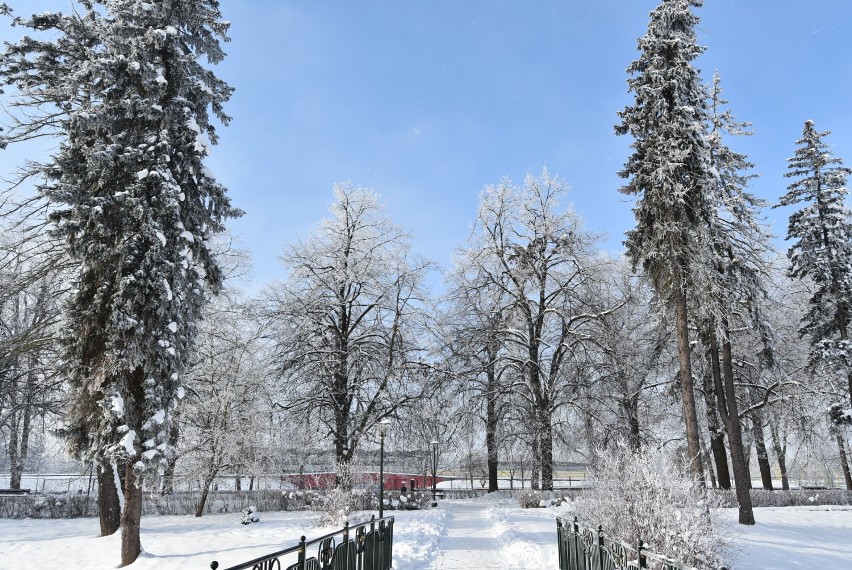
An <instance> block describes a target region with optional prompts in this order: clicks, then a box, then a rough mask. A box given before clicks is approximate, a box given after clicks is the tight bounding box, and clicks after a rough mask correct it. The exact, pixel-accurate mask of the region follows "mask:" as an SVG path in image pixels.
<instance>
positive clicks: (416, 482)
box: [287, 471, 444, 490]
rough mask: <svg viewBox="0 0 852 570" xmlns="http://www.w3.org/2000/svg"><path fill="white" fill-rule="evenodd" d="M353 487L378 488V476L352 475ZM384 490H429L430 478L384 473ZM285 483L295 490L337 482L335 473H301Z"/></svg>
mask: <svg viewBox="0 0 852 570" xmlns="http://www.w3.org/2000/svg"><path fill="white" fill-rule="evenodd" d="M353 479H354V482H353V483H354V486H355V487H356V488H365V487H374V486H375V487H378V485H379V474H378V473H376V472H367V473H357V474H355V475H353ZM384 479H385V489H400V490H401V489H402V487H403V485H405V487H406V488H407V489H412V488H414V489H431V488H432V477H424V476H423V475H414V474H411V473H385V474H384ZM443 480H444V478H443V477H436V478H435V481H436V483H440V482H441V481H443ZM287 481H289V482H290V483H292V484H293V485H294V486H295V487H296V488H297V489H326V490H327V489H334V487H335V482H336V481H337V473H333V472H330V471H328V472H323V473H302V474H297V475H288V476H287Z"/></svg>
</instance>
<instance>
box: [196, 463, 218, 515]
mask: <svg viewBox="0 0 852 570" xmlns="http://www.w3.org/2000/svg"><path fill="white" fill-rule="evenodd" d="M215 479H216V474H215V473H213V474H208V475H207V477H205V478H204V484H203V487H202V488H201V498H200V499H198V506H196V507H195V516H196V517H201V516H204V507H205V506H207V496H208V495H209V494H210V486H211V485H213V481H214V480H215Z"/></svg>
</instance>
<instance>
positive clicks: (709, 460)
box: [701, 440, 719, 489]
mask: <svg viewBox="0 0 852 570" xmlns="http://www.w3.org/2000/svg"><path fill="white" fill-rule="evenodd" d="M701 457H702V459H703V461H704V463H706V464H707V472H708V473H709V474H710V485H712V486H713V488H714V489H718V488H719V485H718V483H717V482H716V472H715V471H714V470H713V459H712V458H711V457H710V453H709V452H708V451H707V446H706V445H705V444H704V440H702V441H701Z"/></svg>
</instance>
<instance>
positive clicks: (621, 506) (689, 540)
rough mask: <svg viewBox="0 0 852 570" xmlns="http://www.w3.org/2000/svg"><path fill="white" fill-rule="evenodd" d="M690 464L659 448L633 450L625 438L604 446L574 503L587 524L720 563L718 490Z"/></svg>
mask: <svg viewBox="0 0 852 570" xmlns="http://www.w3.org/2000/svg"><path fill="white" fill-rule="evenodd" d="M685 467H686V466H684V465H681V464H679V463H678V462H676V461H674V460H673V459H672V457H670V456H669V455H668V454H667V453H665V452H664V451H662V450H658V449H650V448H643V449H641V450H640V451H639V452H637V453H634V452H633V451H632V450H631V449H630V448H629V447H628V446H627V445H626V444H625V443H624V442H619V443H618V444H617V445H616V446H615V448H614V449H609V450H606V451H599V452H598V458H597V465H596V467H595V469H594V471H593V472H592V475H591V478H590V483H591V485H590V487H589V489H588V490H587V491H585V492H584V493H583V494H582V495H580V496H579V497H578V498H577V499H576V500H575V501H572V502H571V504H570V509H571V510H572V511H574V513H575V514H576V515H577V517H578V518H579V519H580V521H581V522H582V524H584V525H586V526H588V527H592V528H594V527H597V526H598V525H601V526H603V528H604V532H605V533H607V534H608V535H610V536H612V537H614V538H619V539H620V540H623V541H625V542H628V543H631V544H635V543H636V542H637V541H638V540H639V539H642V540H643V541H644V542H645V543H646V544H647V547H648V549H649V550H651V551H653V552H656V553H658V554H662V555H664V556H667V557H670V558H674V559H675V560H678V561H680V562H682V563H685V564H687V565H690V566H695V567H696V568H699V569H704V568H707V569H709V568H718V567H719V566H721V565H722V559H723V557H724V554H725V541H724V539H723V537H722V534H721V532H720V530H719V527H720V524H721V523H720V521H719V519H718V518H717V513H718V509H717V508H716V507H717V501H716V500H715V495H713V493H712V492H708V491H706V490H702V489H701V488H700V487H699V486H698V485H696V484H695V483H694V481H693V479H692V478H691V476H690V475H689V474H688V473H687V471H686V469H685Z"/></svg>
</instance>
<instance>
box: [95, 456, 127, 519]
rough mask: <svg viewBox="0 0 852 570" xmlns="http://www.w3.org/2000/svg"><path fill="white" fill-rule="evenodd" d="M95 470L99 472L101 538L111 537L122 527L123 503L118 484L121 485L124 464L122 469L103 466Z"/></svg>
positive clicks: (108, 465)
mask: <svg viewBox="0 0 852 570" xmlns="http://www.w3.org/2000/svg"><path fill="white" fill-rule="evenodd" d="M95 469H97V471H98V518H99V519H100V523H101V536H109V535H111V534H113V533H114V532H115V531H117V530H118V528H119V527H120V526H121V501H120V499H119V496H118V488H117V487H116V484H119V485H121V481H122V479H123V477H122V475H123V472H124V469H123V464H122V466H120V467H114V466H113V465H111V464H107V465H101V466H96V467H95ZM116 469H118V473H116Z"/></svg>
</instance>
